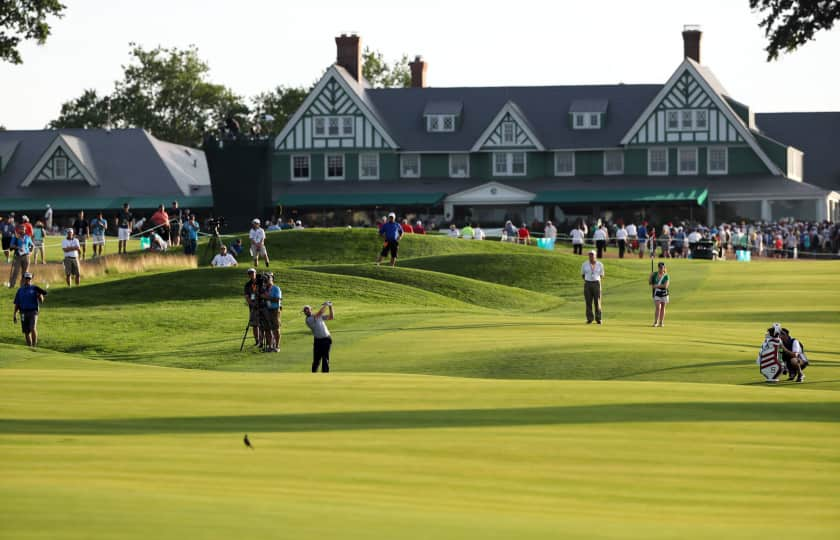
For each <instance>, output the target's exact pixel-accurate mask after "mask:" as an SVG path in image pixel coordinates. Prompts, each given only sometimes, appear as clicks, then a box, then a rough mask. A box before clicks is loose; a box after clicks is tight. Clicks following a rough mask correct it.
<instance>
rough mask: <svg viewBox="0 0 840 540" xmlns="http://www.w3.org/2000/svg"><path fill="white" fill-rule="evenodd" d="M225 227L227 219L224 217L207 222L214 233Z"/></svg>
mask: <svg viewBox="0 0 840 540" xmlns="http://www.w3.org/2000/svg"><path fill="white" fill-rule="evenodd" d="M224 226H225V218H224V216H219V217H214V218H210V219H208V220H207V228H208V229H212V230H214V231H218V230H219V229H221V228H223V227H224Z"/></svg>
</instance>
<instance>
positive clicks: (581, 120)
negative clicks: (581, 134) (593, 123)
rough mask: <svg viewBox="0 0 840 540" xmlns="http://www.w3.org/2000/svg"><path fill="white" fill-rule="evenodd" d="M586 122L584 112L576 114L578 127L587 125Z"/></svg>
mask: <svg viewBox="0 0 840 540" xmlns="http://www.w3.org/2000/svg"><path fill="white" fill-rule="evenodd" d="M585 122H586V117H585V116H583V115H582V114H576V115H575V127H576V128H583V127H586V126H584V123H585Z"/></svg>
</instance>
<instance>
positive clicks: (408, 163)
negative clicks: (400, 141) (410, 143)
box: [400, 154, 420, 178]
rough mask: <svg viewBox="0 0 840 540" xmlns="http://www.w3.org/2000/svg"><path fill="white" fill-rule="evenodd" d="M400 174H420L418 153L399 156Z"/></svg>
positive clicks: (409, 175)
mask: <svg viewBox="0 0 840 540" xmlns="http://www.w3.org/2000/svg"><path fill="white" fill-rule="evenodd" d="M400 176H402V177H403V178H417V177H418V176H420V154H403V155H402V156H400Z"/></svg>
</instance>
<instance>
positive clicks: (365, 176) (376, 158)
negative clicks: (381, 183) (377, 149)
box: [359, 152, 379, 180]
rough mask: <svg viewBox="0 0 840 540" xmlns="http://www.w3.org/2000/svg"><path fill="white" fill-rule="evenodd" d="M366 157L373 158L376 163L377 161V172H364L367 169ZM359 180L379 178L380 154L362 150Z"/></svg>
mask: <svg viewBox="0 0 840 540" xmlns="http://www.w3.org/2000/svg"><path fill="white" fill-rule="evenodd" d="M365 158H368V159H373V161H374V163H376V173H375V174H372V175H371V174H363V171H364V170H365V167H364V160H365ZM359 180H379V154H376V153H374V152H362V153H361V154H359Z"/></svg>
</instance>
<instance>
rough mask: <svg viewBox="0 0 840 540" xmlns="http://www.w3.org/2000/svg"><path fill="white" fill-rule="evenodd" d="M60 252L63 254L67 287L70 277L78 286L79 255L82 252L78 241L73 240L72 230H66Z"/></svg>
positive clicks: (79, 279)
mask: <svg viewBox="0 0 840 540" xmlns="http://www.w3.org/2000/svg"><path fill="white" fill-rule="evenodd" d="M61 250H62V251H63V252H64V278H65V280H66V281H67V286H68V287H69V286H70V276H73V277H74V278H75V281H76V285H77V286H78V285H79V282H80V281H81V273H80V272H79V253H80V252H81V251H82V247H81V246H80V245H79V239H78V238H75V233H74V230H73V229H67V236H66V237H65V238H64V240H62V241H61Z"/></svg>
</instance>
